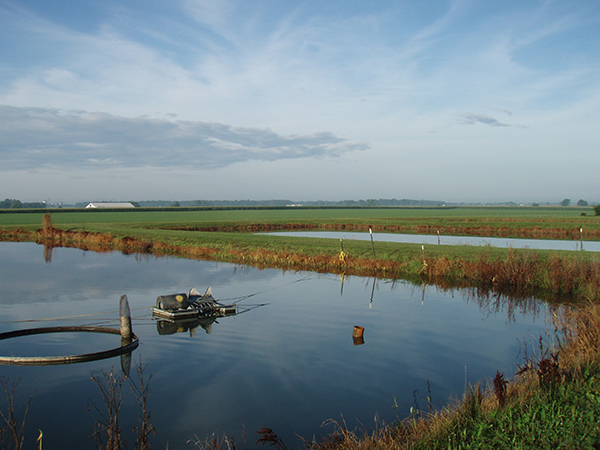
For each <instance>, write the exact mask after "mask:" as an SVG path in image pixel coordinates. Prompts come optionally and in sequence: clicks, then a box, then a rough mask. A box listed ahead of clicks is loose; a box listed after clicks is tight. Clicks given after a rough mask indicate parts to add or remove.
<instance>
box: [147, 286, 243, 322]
mask: <svg viewBox="0 0 600 450" xmlns="http://www.w3.org/2000/svg"><path fill="white" fill-rule="evenodd" d="M237 312H238V307H237V305H235V304H231V305H223V304H221V303H219V302H218V301H217V300H216V299H215V298H214V297H213V295H212V290H211V288H210V287H209V288H208V289H206V292H205V293H204V295H202V294H200V292H198V291H197V290H196V289H195V288H192V289H190V292H189V294H185V293H181V294H170V295H159V296H158V297H157V298H156V306H155V307H153V308H152V316H153V317H154V318H156V319H162V320H167V321H169V322H172V323H175V324H178V323H183V322H187V321H194V320H197V319H214V318H217V317H225V316H231V315H235V314H237Z"/></svg>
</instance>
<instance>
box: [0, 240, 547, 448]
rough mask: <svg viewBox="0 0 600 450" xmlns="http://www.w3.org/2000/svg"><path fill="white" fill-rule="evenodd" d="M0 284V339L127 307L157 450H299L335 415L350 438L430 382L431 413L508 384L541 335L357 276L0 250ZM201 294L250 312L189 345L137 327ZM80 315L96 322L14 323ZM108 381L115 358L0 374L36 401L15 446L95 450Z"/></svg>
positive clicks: (474, 308) (504, 310) (428, 294)
mask: <svg viewBox="0 0 600 450" xmlns="http://www.w3.org/2000/svg"><path fill="white" fill-rule="evenodd" d="M0 271H1V273H2V274H3V275H2V277H1V278H0V293H1V294H0V310H1V311H2V326H1V331H7V330H10V329H22V328H32V327H39V326H52V325H65V324H68V325H79V324H85V325H102V326H114V327H118V301H119V297H120V295H122V294H127V296H128V299H129V303H130V307H131V309H132V315H133V327H134V331H135V332H136V333H137V335H138V336H139V337H140V346H139V347H138V349H137V350H135V352H134V354H133V359H134V361H136V362H139V361H140V359H141V361H142V364H143V365H144V366H146V369H145V372H146V375H147V376H149V375H151V374H154V375H153V378H152V381H151V390H152V397H151V399H150V410H151V414H152V420H151V421H152V423H153V424H154V426H155V427H156V429H157V434H156V436H154V439H153V443H154V446H155V447H156V448H166V446H167V444H168V448H171V449H178V448H190V447H191V445H190V444H186V442H187V441H188V440H190V439H194V438H195V436H197V437H198V438H200V439H204V438H205V437H207V436H209V435H211V434H212V433H213V432H214V433H216V434H217V435H219V434H224V433H229V434H230V435H232V436H233V437H234V438H235V439H236V441H237V442H238V443H240V445H243V439H244V433H246V435H247V438H246V439H247V446H248V447H250V448H252V447H253V446H254V443H255V442H256V439H257V437H258V435H257V434H256V433H255V432H256V431H257V430H258V429H260V428H261V427H269V428H272V429H273V430H274V431H275V432H276V433H277V434H279V435H280V437H282V438H283V439H284V440H285V442H286V444H287V445H288V447H291V446H298V445H300V440H299V438H298V437H297V436H296V435H300V436H302V437H304V438H305V439H309V440H310V439H312V437H313V435H317V436H319V435H320V434H323V433H328V432H331V431H333V428H332V427H325V428H321V425H322V423H323V422H324V421H326V420H328V419H333V420H337V421H341V420H342V417H343V420H345V421H346V423H347V424H348V426H349V427H351V428H354V427H361V426H364V427H372V426H374V418H375V417H379V418H380V419H381V420H383V421H386V422H391V421H392V420H394V419H395V418H396V416H397V415H398V416H400V417H402V418H403V417H406V416H407V415H408V413H409V410H410V407H411V406H415V400H416V401H417V402H418V403H419V406H420V407H421V408H423V409H426V406H427V405H426V402H425V401H424V398H425V397H427V395H428V382H429V384H430V389H431V395H432V399H433V402H434V403H435V404H436V405H437V406H441V405H443V404H445V403H446V402H447V401H448V400H449V399H450V398H451V397H457V396H460V395H461V394H462V392H463V390H464V385H465V370H466V376H467V380H468V381H469V382H475V381H477V380H479V379H490V378H492V377H493V376H494V375H495V373H496V370H500V371H502V372H504V373H505V374H506V376H507V377H509V376H511V375H512V374H513V373H514V371H515V369H516V364H517V363H518V362H519V361H520V359H519V357H520V356H522V351H521V352H520V350H522V344H524V343H529V344H530V345H531V343H532V342H533V340H534V339H536V338H538V337H539V336H540V334H543V333H545V329H546V327H545V323H544V321H545V317H546V311H547V307H546V305H545V304H543V303H541V302H538V301H535V300H528V301H522V302H520V303H518V304H516V306H515V305H513V307H512V308H509V307H508V304H507V302H506V300H505V299H496V300H494V299H493V298H487V299H486V298H483V299H481V298H479V299H478V298H476V297H474V296H469V295H467V294H466V293H465V292H463V291H448V292H442V291H440V290H439V289H436V288H435V287H431V286H428V287H425V289H424V290H423V287H421V286H413V285H410V284H404V283H402V282H392V281H385V280H373V279H366V278H360V277H348V278H345V279H344V280H343V284H342V279H341V278H340V277H339V276H337V275H319V274H314V273H308V272H302V273H292V272H287V273H284V272H282V271H279V270H258V269H255V268H248V267H240V266H234V265H232V264H224V263H215V262H205V261H191V260H185V259H178V258H153V257H140V256H135V255H129V256H125V255H122V254H120V253H93V252H85V251H81V250H76V249H66V248H58V249H54V251H53V254H52V262H51V263H46V262H44V258H43V247H41V246H38V245H35V244H30V243H0ZM209 285H210V286H212V290H213V294H214V295H215V297H216V298H218V299H220V300H221V301H222V302H223V303H228V302H233V301H239V300H240V299H242V298H243V297H245V296H248V295H251V294H256V295H253V296H251V297H248V298H245V299H242V300H241V301H240V305H243V306H246V307H252V306H253V305H254V306H257V305H263V306H260V307H256V308H254V309H251V310H250V311H248V312H246V313H242V314H239V315H236V316H233V317H226V318H220V319H218V320H217V323H214V324H213V325H212V333H211V334H207V333H205V331H204V330H203V329H202V328H199V329H198V330H197V331H196V334H195V335H194V336H193V337H190V334H189V332H183V333H175V334H171V335H159V333H158V331H157V324H156V322H155V321H153V320H152V319H151V317H150V307H151V306H153V305H154V303H155V301H156V297H157V296H158V295H162V294H171V293H177V292H187V291H188V290H189V289H190V288H191V287H196V288H197V289H198V290H200V291H203V290H204V289H206V287H208V286H209ZM509 311H510V312H509ZM104 313H106V314H104ZM81 314H86V315H88V314H97V315H93V316H87V317H84V318H75V319H72V320H68V321H66V320H56V321H49V322H42V323H40V322H33V323H32V322H24V323H15V321H19V320H34V319H45V318H54V317H65V316H73V315H81ZM355 325H361V326H363V327H365V334H364V341H365V343H364V344H363V345H354V343H353V340H352V330H353V327H354V326H355ZM72 339H73V340H72V344H73V348H77V349H78V350H79V349H82V348H83V349H84V351H85V347H86V345H87V344H86V343H89V344H90V346H91V345H92V343H94V342H95V340H96V336H94V335H85V337H82V336H76V337H73V338H72ZM102 339H103V340H102V342H108V341H105V339H107V337H105V336H103V337H102ZM108 339H109V340H110V337H108ZM9 341H10V340H9ZM9 341H3V342H0V351H1V352H2V354H3V355H6V354H10V353H11V352H13V354H14V352H15V351H16V350H18V348H19V346H18V345H14V343H11V342H9ZM46 344H47V342H46ZM96 344H97V343H96ZM113 344H115V343H110V344H109V345H112V346H118V343H116V344H115V345H113ZM39 345H40V346H42V345H44V343H42V342H40V343H39ZM111 368H114V370H116V371H119V370H120V361H119V358H112V359H109V360H104V361H96V362H92V363H85V364H77V365H67V366H45V367H16V366H0V375H2V376H4V377H11V378H15V377H20V378H21V382H20V384H19V388H18V393H19V398H18V399H17V400H18V401H20V402H21V404H23V403H24V402H26V401H27V399H28V398H29V395H31V393H32V392H34V391H35V393H34V395H33V398H32V402H31V407H30V412H29V417H28V420H27V430H28V433H29V434H28V438H27V439H33V440H35V437H37V433H38V431H37V430H39V429H41V430H43V432H44V449H54V448H56V449H58V448H69V447H70V448H93V447H94V443H93V439H91V438H90V437H89V436H90V435H91V434H92V431H93V422H94V420H97V419H98V418H99V417H98V415H97V414H95V413H94V412H93V411H89V412H88V402H89V401H90V400H91V401H93V402H94V403H96V404H97V405H99V406H101V405H100V402H101V400H100V398H99V395H98V391H97V387H96V386H95V385H94V384H93V382H92V381H90V375H91V374H92V373H93V374H95V375H99V374H100V373H101V370H104V371H106V372H108V371H110V370H111ZM416 391H418V392H416ZM123 396H124V405H123V409H122V415H121V417H122V419H121V426H122V428H123V430H124V438H125V439H126V440H127V441H128V442H129V446H130V447H132V446H133V442H134V441H135V437H134V436H133V435H132V434H131V432H130V430H131V427H132V425H134V424H135V423H136V420H137V414H138V413H139V409H138V408H137V405H136V403H135V399H134V398H133V396H132V395H131V392H130V390H129V387H127V386H125V387H124V390H123ZM396 402H397V406H398V407H397V408H396V407H395V404H396ZM66 424H69V426H68V427H67V426H66ZM360 424H362V425H360Z"/></svg>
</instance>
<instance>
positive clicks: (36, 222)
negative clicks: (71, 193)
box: [0, 208, 600, 450]
mask: <svg viewBox="0 0 600 450" xmlns="http://www.w3.org/2000/svg"><path fill="white" fill-rule="evenodd" d="M373 211H374V210H370V212H371V213H370V214H365V215H361V213H357V214H354V215H349V214H344V216H343V217H342V216H336V217H331V216H335V215H336V214H337V213H336V214H332V213H330V214H329V216H327V214H323V215H322V216H321V217H320V218H317V219H315V218H314V217H312V218H309V217H310V214H309V215H307V216H306V217H307V218H304V219H303V218H302V217H291V216H289V215H288V216H286V215H285V214H278V215H277V217H270V218H265V219H263V220H258V219H257V218H256V217H257V216H254V217H251V218H250V220H249V219H248V218H244V217H243V216H241V215H238V214H233V213H232V214H231V217H230V218H229V219H227V218H223V216H222V215H219V214H216V215H217V216H219V217H209V216H210V214H208V213H203V214H204V215H202V214H200V215H199V214H198V212H193V211H192V212H190V214H191V216H185V217H184V216H180V215H177V214H174V215H173V216H172V217H170V218H169V217H168V214H167V215H165V213H166V212H162V213H161V214H158V215H157V216H154V217H151V216H148V215H140V216H138V217H137V220H136V218H132V213H129V214H128V215H122V214H121V213H116V212H115V213H112V215H110V214H107V215H105V214H97V213H96V214H93V215H87V216H86V221H85V222H84V221H83V220H82V216H81V214H85V213H80V215H79V216H77V217H75V216H72V218H71V219H70V220H66V219H64V217H66V216H67V215H64V214H57V215H53V216H51V215H50V214H48V213H47V211H43V212H41V213H31V214H27V215H25V216H21V217H22V218H21V219H20V220H17V221H12V222H11V221H10V220H6V219H5V218H4V215H1V216H2V217H0V241H14V242H20V241H29V242H37V243H39V244H43V245H44V248H45V252H44V254H45V257H47V258H51V253H52V249H53V248H54V247H61V246H64V247H77V248H81V249H84V250H93V251H121V252H123V253H144V254H152V255H156V256H163V255H171V256H176V257H185V258H199V259H213V260H219V261H224V262H232V263H235V264H241V265H252V266H256V267H259V268H278V269H283V270H294V271H317V272H332V273H338V274H345V275H360V276H373V277H379V278H387V279H404V280H408V281H411V282H413V283H416V284H420V285H429V284H431V285H437V286H439V287H441V288H444V289H445V288H471V289H475V290H478V291H479V292H483V293H488V294H489V293H490V292H497V293H498V294H507V295H515V296H517V297H538V298H543V299H545V300H547V301H548V302H550V303H551V304H552V307H551V314H552V316H551V317H548V321H549V326H550V327H552V328H553V329H554V335H553V336H551V337H550V338H551V339H550V341H548V340H546V339H543V338H542V337H540V338H539V342H538V345H537V348H535V349H529V350H530V351H532V353H531V355H530V356H529V358H527V360H526V363H525V364H523V365H522V366H520V367H519V370H518V371H517V375H516V376H515V377H514V379H511V380H505V379H504V375H503V374H502V373H500V372H497V373H496V376H495V378H494V379H493V381H492V382H490V383H485V382H480V383H479V384H477V385H472V386H470V387H469V388H468V389H467V390H466V392H465V394H464V396H463V397H462V398H461V399H457V401H456V403H455V404H451V405H448V406H447V407H445V408H443V409H441V410H438V411H434V410H428V411H420V410H418V408H417V409H416V410H414V411H411V414H410V417H408V418H406V419H404V420H401V421H399V422H397V423H394V424H388V425H385V424H384V425H382V426H381V427H380V428H379V429H376V430H374V431H370V432H367V431H364V433H362V434H361V433H360V432H358V431H351V430H348V429H347V428H346V427H345V425H344V424H343V423H342V424H337V431H336V432H334V433H333V434H331V435H330V436H329V437H328V438H326V439H325V440H324V441H321V442H318V443H317V442H307V443H306V446H307V447H309V448H311V449H314V450H317V449H319V450H320V449H333V448H340V449H374V448H378V449H388V448H389V449H391V448H400V449H401V448H407V449H408V448H410V449H425V448H561V447H563V448H600V366H599V364H600V303H599V302H598V300H600V260H599V258H598V256H597V255H596V254H592V253H587V252H584V251H577V252H561V251H549V250H531V249H510V248H509V249H501V248H492V247H489V246H485V247H474V246H444V245H428V246H424V247H423V246H421V245H417V244H398V243H384V242H375V245H372V243H371V242H366V241H351V242H344V243H343V244H342V243H340V242H336V241H335V240H329V239H308V238H286V237H276V238H274V237H273V236H264V235H260V234H255V233H257V232H259V231H273V230H274V229H278V230H283V229H292V230H298V229H309V227H313V226H316V227H317V229H320V230H322V229H345V230H348V228H351V229H353V230H365V229H366V230H367V231H368V229H369V228H372V229H373V231H374V232H376V231H378V232H382V231H385V232H390V231H391V230H390V228H389V227H393V226H396V227H399V229H398V231H397V232H406V230H402V229H400V227H402V226H404V225H402V224H406V223H409V222H411V221H412V222H413V228H412V229H411V230H412V231H411V232H415V233H416V232H417V231H416V230H417V229H418V228H419V227H428V228H427V230H428V231H427V232H429V233H431V234H433V233H435V232H437V230H438V229H439V230H442V229H443V230H444V234H452V233H450V232H449V227H450V226H452V227H454V229H455V233H454V234H463V233H467V232H469V230H471V231H470V232H472V230H473V229H478V230H480V232H485V233H488V234H486V236H490V235H491V236H494V234H493V233H496V234H495V235H503V233H505V234H506V235H507V236H513V235H514V233H517V232H519V231H515V230H529V231H528V232H532V233H533V232H535V233H538V234H540V235H543V237H550V236H549V234H551V235H554V234H558V235H562V236H563V237H564V238H570V239H574V240H577V239H579V238H583V239H586V240H592V239H594V238H598V236H600V222H599V221H598V220H597V218H596V219H593V218H590V217H586V218H577V217H574V215H573V214H571V215H570V216H569V215H568V214H564V215H562V216H561V215H559V214H558V213H556V214H554V213H552V214H548V215H547V216H545V217H539V216H535V215H533V213H529V214H530V216H527V214H525V215H523V214H522V213H521V211H520V210H518V209H517V208H515V209H513V210H512V211H509V212H506V213H503V214H500V215H499V216H497V217H490V216H489V215H486V214H483V213H482V212H481V211H479V210H477V211H475V210H469V209H467V211H466V212H465V211H463V212H462V215H461V214H455V213H454V214H452V213H451V214H447V215H446V216H445V217H435V214H436V213H437V214H440V213H439V211H434V212H431V211H430V212H428V213H424V214H423V213H422V211H421V212H419V213H417V214H415V213H414V211H413V213H412V214H410V213H406V215H405V216H403V217H397V215H396V217H392V218H390V217H388V216H390V215H392V216H393V215H394V214H393V213H392V214H390V213H389V211H388V214H387V215H386V214H380V215H377V214H373ZM473 211H475V212H473ZM313 212H314V211H313ZM488 213H489V211H488ZM207 214H208V216H207ZM419 214H421V217H418V216H419ZM511 214H513V216H511ZM553 214H554V215H553ZM133 215H135V214H133ZM265 215H268V214H265ZM313 215H314V214H313ZM26 216H27V217H26ZM57 216H61V220H56V221H55V218H56V217H57ZM192 216H193V217H192ZM410 216H417V217H410ZM102 219H106V220H102ZM169 219H171V220H169ZM590 219H591V220H590ZM41 222H43V223H42V227H41V228H40V223H41ZM57 222H58V223H57ZM391 222H394V223H391ZM399 223H400V224H399ZM498 224H502V225H501V226H497V225H498ZM515 224H517V226H515ZM444 227H445V228H444ZM503 227H506V229H503ZM310 229H314V228H310ZM582 229H585V235H584V233H583V232H582V231H581V230H582ZM434 230H435V231H434ZM483 230H485V231H483ZM534 230H535V231H534ZM540 230H541V231H540ZM544 230H547V231H548V232H545V231H544ZM557 230H558V231H557ZM418 232H419V233H424V231H423V230H421V231H418ZM529 237H531V236H529ZM540 237H541V236H540ZM552 237H554V238H556V236H552ZM342 245H343V247H342ZM567 302H573V303H567ZM490 376H493V374H490ZM263 431H264V432H263V434H262V435H261V436H262V437H261V438H260V439H259V441H257V444H258V443H260V444H263V445H264V444H265V443H268V444H270V445H273V446H275V447H279V448H282V449H284V448H286V447H285V444H284V443H283V442H281V441H280V440H279V439H278V438H277V436H276V434H275V432H276V430H275V432H273V431H272V430H269V429H264V430H263ZM195 446H196V447H198V448H211V449H216V448H237V446H236V443H235V442H231V441H229V440H227V438H225V437H224V438H222V439H212V440H210V441H206V442H196V443H195Z"/></svg>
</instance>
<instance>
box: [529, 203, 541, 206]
mask: <svg viewBox="0 0 600 450" xmlns="http://www.w3.org/2000/svg"><path fill="white" fill-rule="evenodd" d="M531 206H540V204H539V203H535V202H533V203H532V204H531Z"/></svg>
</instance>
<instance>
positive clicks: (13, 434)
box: [0, 377, 41, 450]
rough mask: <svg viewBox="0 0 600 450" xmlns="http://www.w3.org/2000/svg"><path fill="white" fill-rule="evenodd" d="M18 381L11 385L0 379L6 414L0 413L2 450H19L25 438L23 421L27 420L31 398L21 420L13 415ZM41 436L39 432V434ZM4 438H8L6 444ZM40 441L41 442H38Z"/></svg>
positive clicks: (2, 378) (4, 379) (0, 442)
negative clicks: (0, 420) (0, 418)
mask: <svg viewBox="0 0 600 450" xmlns="http://www.w3.org/2000/svg"><path fill="white" fill-rule="evenodd" d="M19 382H20V380H13V382H12V383H9V381H8V380H7V379H6V378H4V377H0V384H1V385H2V388H3V389H4V393H5V394H6V403H7V412H6V415H5V414H4V413H3V412H2V411H0V417H2V420H3V422H4V424H3V426H2V428H0V444H1V445H2V449H11V448H12V449H15V450H21V449H22V448H23V439H24V437H25V421H26V419H27V413H28V411H29V404H30V403H31V399H32V397H33V394H32V397H29V400H28V401H27V405H26V406H25V412H24V413H23V418H22V419H20V420H19V419H18V418H17V417H16V415H15V392H16V390H17V386H18V385H19ZM40 436H41V432H40ZM5 438H8V443H5ZM40 441H41V440H40Z"/></svg>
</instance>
